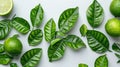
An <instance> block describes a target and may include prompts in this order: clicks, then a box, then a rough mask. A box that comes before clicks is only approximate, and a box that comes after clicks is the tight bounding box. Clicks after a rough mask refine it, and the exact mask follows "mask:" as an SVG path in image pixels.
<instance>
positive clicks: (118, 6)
mask: <svg viewBox="0 0 120 67" xmlns="http://www.w3.org/2000/svg"><path fill="white" fill-rule="evenodd" d="M110 12H111V13H112V14H113V15H114V16H115V17H120V0H112V2H111V4H110Z"/></svg>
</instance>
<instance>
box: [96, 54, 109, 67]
mask: <svg viewBox="0 0 120 67" xmlns="http://www.w3.org/2000/svg"><path fill="white" fill-rule="evenodd" d="M94 67H108V59H107V57H106V55H103V56H100V57H98V58H97V59H96V61H95V64H94Z"/></svg>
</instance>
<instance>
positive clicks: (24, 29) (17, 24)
mask: <svg viewBox="0 0 120 67" xmlns="http://www.w3.org/2000/svg"><path fill="white" fill-rule="evenodd" d="M11 25H12V26H13V27H14V28H15V29H16V30H17V31H18V32H20V33H22V34H26V33H28V32H29V31H30V25H29V23H28V21H27V20H25V19H23V18H20V17H15V18H13V19H12V23H11Z"/></svg>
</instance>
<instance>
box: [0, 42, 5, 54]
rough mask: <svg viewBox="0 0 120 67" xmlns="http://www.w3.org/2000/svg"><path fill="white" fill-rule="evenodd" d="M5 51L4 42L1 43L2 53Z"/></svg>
mask: <svg viewBox="0 0 120 67" xmlns="http://www.w3.org/2000/svg"><path fill="white" fill-rule="evenodd" d="M4 51H5V49H4V45H3V44H0V53H3V52H4Z"/></svg>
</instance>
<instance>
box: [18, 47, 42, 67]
mask: <svg viewBox="0 0 120 67" xmlns="http://www.w3.org/2000/svg"><path fill="white" fill-rule="evenodd" d="M41 55H42V49H41V48H34V49H31V50H29V51H27V52H26V53H24V55H23V56H22V57H21V59H20V62H21V64H22V67H36V66H37V64H38V63H39V61H40V58H41Z"/></svg>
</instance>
